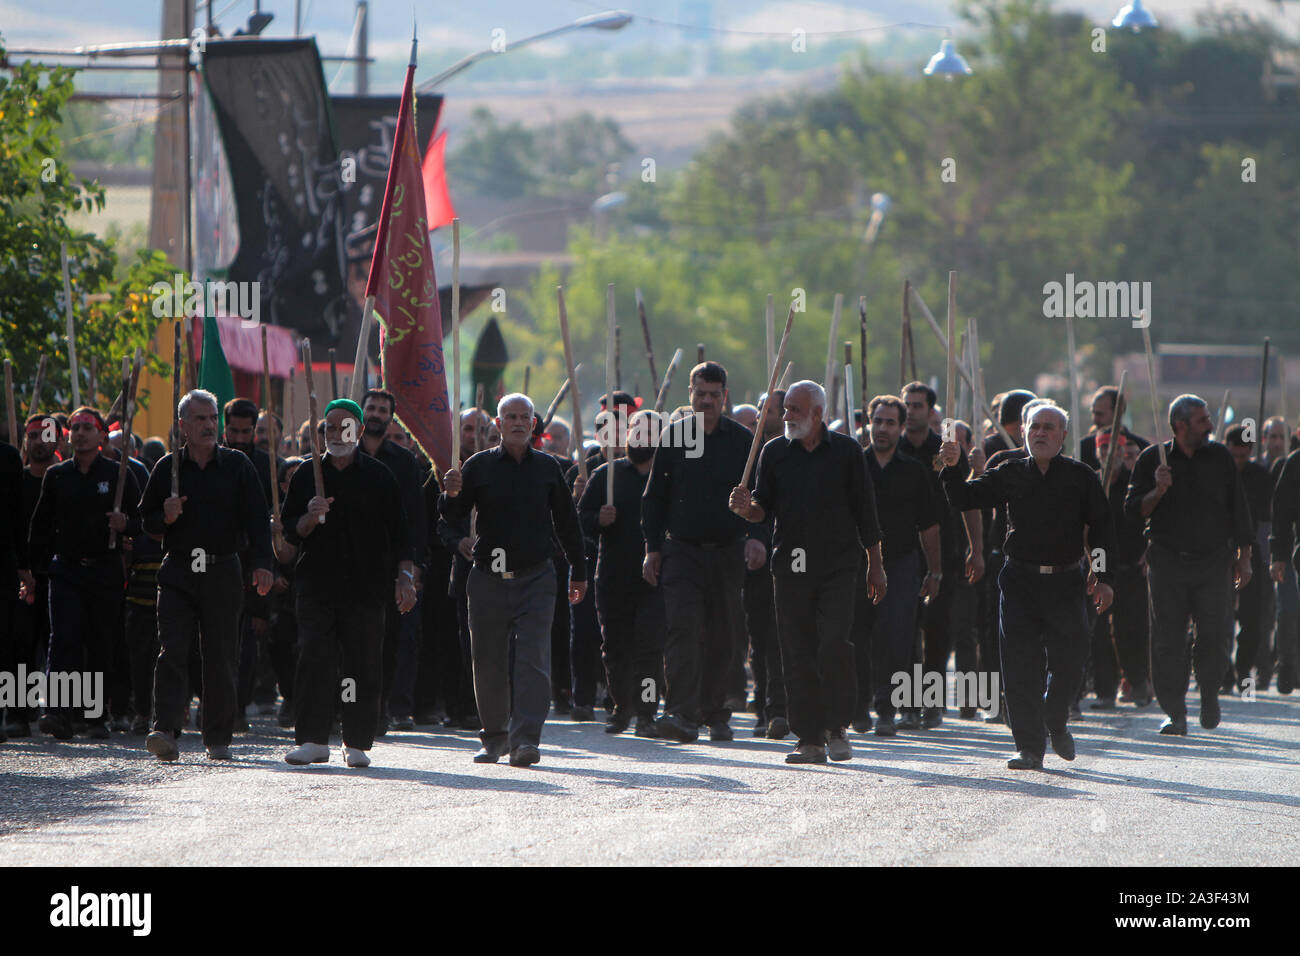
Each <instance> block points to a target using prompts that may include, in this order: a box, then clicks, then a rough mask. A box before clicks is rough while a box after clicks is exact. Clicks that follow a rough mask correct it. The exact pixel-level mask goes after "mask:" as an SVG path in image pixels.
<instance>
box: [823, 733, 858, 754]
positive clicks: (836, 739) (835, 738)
mask: <svg viewBox="0 0 1300 956" xmlns="http://www.w3.org/2000/svg"><path fill="white" fill-rule="evenodd" d="M826 753H827V755H828V756H829V757H830V758H831V759H832V760H852V759H853V746H852V745H851V744H850V743H849V738H848V737H847V736H845V734H844V728H843V727H839V728H836V729H835V730H828V731H826Z"/></svg>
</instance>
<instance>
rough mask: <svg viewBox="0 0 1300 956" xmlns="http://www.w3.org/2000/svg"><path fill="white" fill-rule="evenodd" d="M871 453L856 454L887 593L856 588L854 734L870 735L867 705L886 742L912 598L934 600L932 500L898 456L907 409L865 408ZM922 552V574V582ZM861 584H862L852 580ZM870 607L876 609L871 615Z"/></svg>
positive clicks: (907, 666)
mask: <svg viewBox="0 0 1300 956" xmlns="http://www.w3.org/2000/svg"><path fill="white" fill-rule="evenodd" d="M867 414H868V416H869V420H870V422H871V445H870V447H868V448H867V449H866V450H865V451H864V452H863V453H862V454H863V456H864V458H865V460H866V465H867V475H868V477H869V478H870V479H871V482H872V490H873V492H874V497H875V501H876V513H877V515H879V518H880V536H881V539H882V544H881V555H882V560H883V564H884V573H885V576H886V577H887V578H888V581H889V590H888V592H887V593H886V594H885V596H884V598H883V599H882V600H881V601H879V602H876V601H874V600H873V599H872V595H871V594H870V593H869V589H868V587H867V584H866V582H865V580H862V581H858V582H857V584H856V588H857V599H856V604H855V606H854V616H853V641H854V645H855V654H854V657H855V660H856V663H857V684H858V700H857V708H856V710H857V713H856V715H855V718H854V724H855V727H862V728H864V730H865V729H866V728H867V727H870V715H869V713H868V709H867V708H868V705H869V703H870V702H874V706H875V709H876V716H877V720H876V735H877V736H879V737H892V736H894V735H895V734H896V733H897V727H896V725H895V723H894V718H895V715H896V714H897V713H898V711H899V709H900V708H898V707H896V706H895V704H894V688H895V684H894V680H893V678H894V675H896V674H906V675H907V676H908V678H909V679H910V678H911V675H912V661H913V660H914V659H915V649H916V612H917V608H918V607H919V606H920V605H919V604H918V598H921V599H930V600H933V598H934V596H935V595H936V594H938V593H939V582H940V575H941V572H940V567H941V563H940V562H941V558H940V553H939V504H940V503H939V502H936V501H935V500H934V495H933V493H932V490H931V478H930V476H929V475H927V474H926V470H927V467H928V466H926V465H923V464H921V462H919V461H917V460H916V459H915V458H912V457H910V456H909V455H907V454H905V453H904V452H902V451H901V450H900V436H901V435H902V431H903V426H904V423H905V422H906V420H907V406H906V405H904V404H903V400H902V399H900V398H899V397H898V396H896V395H877V396H876V397H875V398H873V399H872V400H871V403H870V404H869V405H868V406H867ZM922 552H924V559H925V564H926V568H927V574H926V575H925V576H924V580H922V575H921V560H922ZM859 577H861V576H859ZM877 603H878V604H879V606H878V607H877V606H876V605H877ZM901 709H902V710H903V712H904V713H905V714H907V715H908V717H909V721H908V722H909V724H910V725H911V726H912V727H913V728H915V727H919V726H920V719H919V717H918V715H917V708H915V707H913V706H911V704H910V703H908V704H905V705H904V706H903V708H901Z"/></svg>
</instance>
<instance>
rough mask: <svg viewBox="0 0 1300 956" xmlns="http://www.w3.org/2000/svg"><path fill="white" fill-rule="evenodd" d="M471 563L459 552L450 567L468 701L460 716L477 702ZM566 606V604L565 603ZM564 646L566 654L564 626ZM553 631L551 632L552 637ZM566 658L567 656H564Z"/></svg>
mask: <svg viewBox="0 0 1300 956" xmlns="http://www.w3.org/2000/svg"><path fill="white" fill-rule="evenodd" d="M472 568H473V565H472V564H470V563H469V562H468V561H466V560H465V559H464V558H462V557H461V556H460V555H459V554H457V555H456V558H455V566H454V568H453V569H452V575H451V589H452V600H453V601H454V602H455V604H456V649H457V652H458V653H459V655H460V669H461V673H460V682H461V686H462V687H464V688H467V689H468V690H467V692H466V693H467V694H468V697H467V698H466V699H467V700H468V702H469V706H468V709H467V710H465V711H464V712H463V713H462V714H461V715H460V716H462V717H473V716H475V715H477V714H478V704H477V702H475V698H474V657H473V654H472V652H471V648H470V634H469V592H468V590H467V586H468V584H469V573H470V570H471V569H472ZM566 607H567V604H566ZM565 635H566V636H565V645H564V646H565V648H566V654H567V648H568V637H567V635H568V628H567V627H566V628H565ZM553 636H554V633H553V632H552V637H553ZM565 659H566V660H567V659H568V658H567V657H566V658H565Z"/></svg>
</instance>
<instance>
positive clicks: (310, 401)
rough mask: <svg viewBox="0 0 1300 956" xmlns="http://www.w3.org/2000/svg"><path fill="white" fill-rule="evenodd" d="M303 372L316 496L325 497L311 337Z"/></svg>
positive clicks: (306, 345)
mask: <svg viewBox="0 0 1300 956" xmlns="http://www.w3.org/2000/svg"><path fill="white" fill-rule="evenodd" d="M302 374H303V378H304V380H305V381H306V384H307V410H308V415H309V420H310V421H311V435H310V436H309V437H310V439H311V473H312V477H313V478H315V479H316V497H317V498H324V497H325V472H324V471H323V470H322V469H321V463H320V456H321V447H320V435H319V434H317V431H316V429H317V427H318V422H319V416H318V415H317V413H316V377H315V376H314V375H313V374H312V371H311V339H303V340H302ZM320 523H321V524H324V523H325V516H324V515H321V516H320Z"/></svg>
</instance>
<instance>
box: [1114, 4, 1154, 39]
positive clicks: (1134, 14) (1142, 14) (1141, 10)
mask: <svg viewBox="0 0 1300 956" xmlns="http://www.w3.org/2000/svg"><path fill="white" fill-rule="evenodd" d="M1110 25H1111V26H1113V27H1119V28H1120V29H1121V30H1122V29H1124V28H1125V27H1128V28H1129V29H1130V30H1132V31H1133V32H1134V33H1140V32H1141V31H1142V28H1143V27H1146V28H1147V29H1152V28H1154V27H1158V26H1159V25H1160V24H1158V23H1157V22H1156V18H1155V17H1153V16H1152V15H1151V12H1150V11H1149V10H1147V8H1146V7H1144V6H1142V0H1133V2H1132V3H1129V4H1126V5H1125V6H1122V7H1120V8H1119V13H1117V14H1115V19H1114V20H1112V21H1110Z"/></svg>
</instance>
